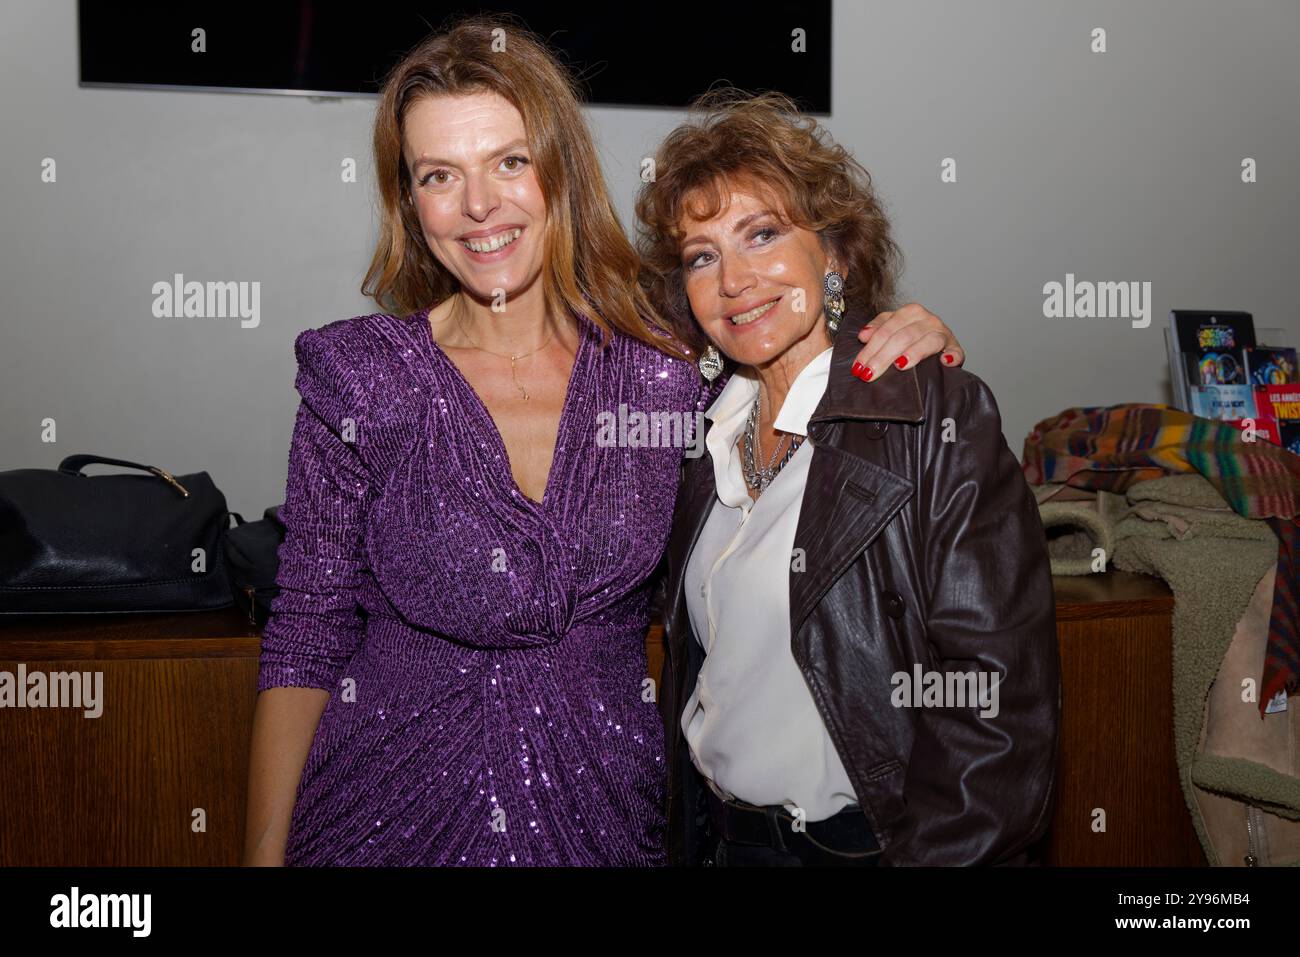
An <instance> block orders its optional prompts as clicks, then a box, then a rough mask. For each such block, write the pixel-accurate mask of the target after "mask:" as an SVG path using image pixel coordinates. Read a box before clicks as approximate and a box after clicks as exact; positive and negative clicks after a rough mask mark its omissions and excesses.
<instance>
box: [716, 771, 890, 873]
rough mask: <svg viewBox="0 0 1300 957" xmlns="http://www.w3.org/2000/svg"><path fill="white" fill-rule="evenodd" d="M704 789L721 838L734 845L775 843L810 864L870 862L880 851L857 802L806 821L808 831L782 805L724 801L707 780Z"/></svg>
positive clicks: (804, 824) (779, 847) (776, 846)
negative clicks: (826, 816) (814, 819)
mask: <svg viewBox="0 0 1300 957" xmlns="http://www.w3.org/2000/svg"><path fill="white" fill-rule="evenodd" d="M704 792H705V795H706V796H707V797H708V800H709V818H710V821H711V822H712V824H713V832H714V834H715V836H717V837H720V838H723V839H724V840H726V841H729V842H731V843H734V844H752V845H758V846H761V847H775V848H777V849H778V850H784V851H786V852H788V853H790V854H794V855H795V856H796V857H799V858H801V859H802V860H804V862H805V863H833V862H837V861H838V860H842V859H845V858H847V859H850V860H853V859H857V860H865V859H866V858H872V857H876V856H878V855H879V854H880V844H879V843H878V842H877V841H876V835H875V832H873V831H872V830H871V824H870V822H869V821H868V820H867V817H866V815H865V814H863V813H862V808H861V807H859V806H857V805H856V804H854V805H850V806H849V807H846V808H845V809H844V810H842V811H840V812H839V813H838V814H835V815H833V816H831V817H828V818H826V819H825V820H822V821H805V822H804V823H803V824H802V830H795V828H794V821H795V818H794V816H793V815H792V814H790V812H789V811H787V810H786V809H785V808H784V807H781V806H780V805H766V806H759V805H756V804H747V803H745V802H744V801H727V800H723V799H722V798H720V797H718V795H717V794H715V793H714V791H713V789H712V788H711V787H709V786H708V785H707V784H706V785H705V787H704Z"/></svg>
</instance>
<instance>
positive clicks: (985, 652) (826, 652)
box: [659, 312, 1060, 865]
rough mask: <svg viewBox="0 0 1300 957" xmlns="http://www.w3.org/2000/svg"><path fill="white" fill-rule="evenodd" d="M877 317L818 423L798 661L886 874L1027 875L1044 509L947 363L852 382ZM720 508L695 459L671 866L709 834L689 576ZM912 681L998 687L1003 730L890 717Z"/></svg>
mask: <svg viewBox="0 0 1300 957" xmlns="http://www.w3.org/2000/svg"><path fill="white" fill-rule="evenodd" d="M867 318H868V317H866V316H864V315H862V314H860V313H859V314H855V313H853V312H850V313H849V314H848V315H846V316H845V317H844V322H843V323H842V324H841V326H840V331H839V334H838V335H837V337H836V340H835V343H834V351H833V353H832V360H831V371H830V379H829V382H828V384H827V387H826V393H825V395H823V397H822V400H821V403H820V404H819V405H818V406H817V408H816V410H815V411H814V412H813V415H812V417H811V419H810V421H809V433H810V436H811V438H812V441H813V443H814V452H813V456H812V462H811V465H810V470H809V474H808V481H807V487H806V489H805V492H804V496H803V501H802V505H801V510H800V514H799V522H798V529H797V531H796V533H795V542H794V545H795V548H796V549H803V558H804V560H805V562H806V566H805V570H803V571H795V570H792V571H791V573H790V634H791V635H792V636H793V638H792V640H791V651H792V652H793V654H794V658H795V661H796V662H797V663H798V665H799V668H800V670H801V671H802V672H803V674H804V678H805V679H806V681H807V683H808V688H809V690H810V691H811V693H812V697H813V700H814V702H815V703H816V706H817V710H818V711H819V712H820V714H821V717H822V721H823V722H824V723H825V725H826V728H827V729H828V731H829V733H830V736H831V738H832V740H833V741H834V744H835V747H836V750H837V751H838V752H839V755H840V758H841V760H842V761H843V762H844V767H845V769H846V770H847V772H848V774H849V779H850V780H851V781H852V783H853V787H854V791H855V793H856V794H857V796H858V801H859V803H860V804H861V805H862V808H863V810H864V812H865V813H866V815H867V818H868V820H869V821H870V822H871V826H872V829H873V830H874V832H875V835H876V839H877V841H878V842H879V844H880V846H881V848H882V851H881V855H880V858H879V862H880V863H881V864H885V865H889V864H893V865H909V864H910V865H925V864H937V865H948V864H1004V863H1014V864H1019V863H1027V862H1028V860H1029V858H1028V855H1027V851H1028V849H1030V848H1031V846H1032V845H1034V844H1035V842H1036V841H1037V840H1038V838H1039V837H1040V836H1041V835H1042V834H1043V833H1044V831H1045V830H1046V828H1047V824H1048V821H1049V818H1050V810H1051V803H1052V797H1053V788H1054V782H1055V777H1056V774H1055V769H1056V750H1057V733H1058V723H1059V716H1060V671H1059V669H1060V665H1059V660H1058V652H1057V644H1056V616H1055V602H1054V599H1053V593H1052V580H1051V573H1050V571H1049V565H1048V555H1047V545H1046V539H1045V536H1044V534H1043V528H1042V524H1041V522H1040V521H1039V517H1038V509H1037V507H1036V506H1035V504H1034V499H1033V496H1032V494H1031V493H1030V491H1029V487H1028V486H1027V485H1026V483H1025V480H1024V478H1023V476H1022V474H1021V470H1020V466H1019V464H1018V462H1017V460H1016V458H1015V456H1014V455H1012V453H1011V450H1010V449H1008V448H1007V444H1006V442H1005V440H1004V439H1003V437H1002V425H1001V419H1000V417H999V414H998V409H997V404H996V402H995V401H994V399H993V395H992V393H991V392H990V391H989V388H988V386H986V385H985V384H984V383H983V382H982V381H981V380H980V379H978V378H976V377H975V376H974V375H972V374H970V373H969V372H966V371H965V370H963V369H953V368H948V367H945V366H943V365H942V364H941V363H940V362H939V360H938V358H937V357H934V358H930V359H926V360H923V361H922V362H920V363H918V364H917V365H916V366H914V367H913V368H911V369H907V370H905V371H902V372H899V371H898V370H890V372H889V374H888V375H886V376H884V377H883V378H881V379H879V380H878V381H876V382H874V383H871V384H867V385H864V384H863V383H861V382H860V381H859V380H858V379H856V378H854V377H853V376H852V375H851V374H850V372H849V367H850V366H851V365H852V363H853V360H854V357H855V355H856V353H857V351H858V349H859V348H860V344H859V343H858V341H857V338H856V333H857V331H858V330H859V329H861V327H862V325H863V323H864V322H865V321H866V319H867ZM945 439H947V441H945ZM714 499H715V487H714V480H713V462H712V459H711V458H710V457H709V456H708V455H701V456H699V457H698V458H695V459H687V460H686V461H685V465H684V466H683V480H682V485H681V488H680V489H679V492H678V498H677V507H676V515H675V518H674V522H673V531H672V533H671V537H670V539H669V544H668V555H667V577H666V579H665V588H666V592H665V595H664V601H665V605H664V608H665V613H664V629H665V642H666V645H667V648H666V651H667V662H666V666H665V674H664V680H663V682H662V688H661V691H660V695H659V709H660V713H661V714H662V716H663V719H664V725H665V729H666V732H667V736H666V742H667V750H668V835H667V843H668V850H669V857H670V860H671V861H672V862H673V863H677V864H691V863H695V862H697V861H698V859H699V853H700V844H701V842H702V839H703V836H704V835H703V832H702V827H705V826H707V825H706V824H705V821H706V820H707V815H706V812H705V807H704V804H703V795H704V790H703V789H704V788H706V787H707V784H705V782H704V781H703V779H702V777H701V776H700V774H699V772H698V771H697V770H696V769H695V766H694V764H693V762H692V761H691V758H690V754H689V747H688V746H687V743H686V739H685V738H684V737H683V735H682V731H681V712H682V708H683V706H684V703H685V701H686V700H687V699H688V698H689V697H690V691H691V689H692V688H693V687H694V685H695V679H696V675H698V674H699V670H700V665H701V662H702V660H703V650H702V649H701V647H700V644H699V642H698V641H697V640H696V638H695V636H694V634H693V632H692V631H691V626H690V619H689V616H688V614H687V611H686V600H685V596H684V594H683V578H684V575H683V572H684V569H685V567H686V562H687V559H688V558H689V557H690V553H691V549H692V548H693V547H694V544H695V542H696V540H697V538H698V536H699V533H700V530H701V528H702V527H703V525H704V521H705V519H706V517H707V515H708V511H709V508H710V507H711V505H712V504H713V502H714ZM796 554H797V553H796ZM914 666H919V668H920V669H921V676H920V677H922V678H923V677H924V674H925V673H927V672H942V673H945V674H951V673H958V672H983V673H985V675H991V674H994V673H996V674H997V675H1000V676H1001V680H1000V684H998V686H997V696H998V698H997V700H998V712H997V714H996V716H993V715H990V716H988V717H981V716H980V712H981V711H982V710H985V709H983V708H982V707H981V706H980V705H978V704H975V705H973V706H970V707H965V708H960V707H907V706H895V705H894V704H892V703H891V698H892V697H893V695H894V689H895V682H894V681H891V679H893V678H894V677H895V676H897V675H899V673H902V674H903V675H905V676H906V677H907V679H908V681H907V683H908V685H909V686H911V683H912V678H913V675H914ZM900 680H901V679H900ZM989 680H992V679H989ZM756 746H760V747H761V742H756Z"/></svg>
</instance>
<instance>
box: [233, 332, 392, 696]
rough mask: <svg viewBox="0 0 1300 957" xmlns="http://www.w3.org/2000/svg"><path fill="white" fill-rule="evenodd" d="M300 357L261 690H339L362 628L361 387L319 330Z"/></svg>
mask: <svg viewBox="0 0 1300 957" xmlns="http://www.w3.org/2000/svg"><path fill="white" fill-rule="evenodd" d="M294 352H295V355H296V356H297V360H298V375H297V379H296V381H295V387H296V388H297V390H298V392H299V394H300V395H301V396H302V401H301V403H300V404H299V407H298V413H297V418H296V420H295V423H294V429H293V439H292V442H291V445H290V449H289V467H288V478H287V481H286V484H285V502H284V505H283V507H282V508H281V509H280V518H281V520H282V521H283V522H284V526H285V537H284V541H283V542H282V543H281V545H280V549H279V569H278V571H277V574H276V584H277V585H279V587H280V591H279V594H277V595H276V597H275V598H274V599H273V601H272V604H271V617H270V619H269V620H268V621H267V623H266V626H265V628H264V629H263V632H262V657H261V662H260V667H259V674H258V690H259V691H262V690H265V689H267V688H275V687H304V688H323V689H326V690H330V689H332V688H333V687H334V686H335V685H336V684H337V682H338V679H339V677H340V676H341V674H342V671H343V669H344V668H345V667H346V666H347V663H348V661H349V660H350V659H351V657H352V655H353V653H354V652H355V651H356V649H357V648H358V647H359V645H360V643H361V639H362V635H363V628H364V622H363V619H362V618H361V616H360V615H359V613H358V610H357V601H356V593H357V588H358V585H359V582H360V579H361V576H362V574H363V573H364V570H365V567H366V565H365V557H364V554H363V553H364V546H363V544H362V528H363V520H364V516H365V512H366V508H367V506H368V505H369V503H370V500H371V497H372V482H371V476H370V473H369V471H368V470H367V468H366V466H365V464H364V463H363V461H362V459H361V457H360V455H359V453H358V440H359V437H361V436H362V435H363V434H364V409H363V407H362V405H363V403H362V390H361V389H359V388H358V387H357V383H356V381H355V380H354V378H353V377H351V376H349V375H348V374H347V373H346V371H345V370H344V369H343V368H342V367H341V364H340V363H339V361H338V359H337V358H336V357H335V354H334V352H333V350H332V347H331V345H330V343H329V342H328V341H327V339H326V337H325V336H324V335H322V334H321V332H319V331H318V330H314V329H308V330H306V331H304V332H302V333H301V334H300V335H299V336H298V338H297V340H296V341H295V343H294Z"/></svg>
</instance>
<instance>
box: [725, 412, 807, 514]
mask: <svg viewBox="0 0 1300 957" xmlns="http://www.w3.org/2000/svg"><path fill="white" fill-rule="evenodd" d="M762 399H763V393H762V391H761V390H760V391H759V393H758V395H756V396H754V404H753V405H752V406H750V408H749V418H748V419H746V420H745V437H744V441H743V442H742V443H741V447H740V452H741V454H740V463H741V471H742V472H744V475H745V482H746V483H748V485H749V487H750V488H752V489H754V490H755V491H757V492H758V494H759V495H762V494H763V493H764V492H765V491H767V487H768V486H769V485H771V484H772V481H773V480H774V479H775V478H776V476H777V474H778V473H779V472H780V471H781V469H783V468H785V465H786V463H787V462H789V461H790V460H791V459H792V458H794V454H795V452H797V451H799V446H800V445H802V444H803V440H804V438H805V437H804V436H802V435H789V436H788V438H789V439H790V447H789V448H787V449H786V451H785V455H781V443H780V442H777V444H776V448H775V449H774V450H773V451H772V458H771V459H769V460H768V463H767V465H766V466H764V467H762V468H758V467H757V466H756V465H755V458H756V456H755V450H756V449H758V447H759V446H758V420H759V418H760V409H759V406H760V403H761V402H762ZM759 454H761V453H759Z"/></svg>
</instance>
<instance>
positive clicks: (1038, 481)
mask: <svg viewBox="0 0 1300 957" xmlns="http://www.w3.org/2000/svg"><path fill="white" fill-rule="evenodd" d="M1246 438H1247V436H1246V434H1245V433H1244V432H1243V431H1241V430H1238V429H1237V428H1236V427H1235V426H1234V425H1232V424H1230V423H1227V422H1216V421H1214V420H1213V419H1203V418H1200V417H1198V416H1193V415H1189V414H1188V413H1186V412H1180V411H1179V410H1177V409H1173V408H1170V407H1169V406H1164V405H1142V404H1132V403H1128V404H1124V405H1113V406H1108V407H1091V408H1076V409H1066V410H1065V411H1064V412H1062V413H1061V414H1060V415H1057V416H1055V417H1053V418H1050V419H1044V420H1043V421H1042V422H1039V423H1038V424H1037V425H1036V426H1034V428H1033V431H1032V432H1030V433H1029V437H1028V438H1027V439H1025V451H1024V455H1023V456H1022V461H1023V466H1022V467H1023V468H1024V472H1025V478H1026V479H1027V480H1028V481H1029V483H1030V484H1032V485H1042V484H1045V483H1048V482H1056V483H1064V484H1066V485H1071V486H1074V487H1075V488H1084V489H1093V490H1098V489H1104V490H1105V491H1108V492H1123V491H1125V490H1126V489H1128V487H1129V486H1131V485H1133V484H1134V483H1135V482H1142V481H1145V480H1147V479H1154V478H1160V477H1161V476H1163V475H1168V474H1170V473H1178V472H1199V473H1200V474H1201V475H1203V476H1205V478H1207V479H1208V480H1209V481H1210V482H1211V483H1213V485H1214V487H1215V488H1216V489H1218V491H1219V494H1220V495H1222V496H1223V498H1224V500H1225V501H1226V502H1227V503H1228V504H1229V505H1230V506H1231V507H1232V509H1233V510H1234V511H1235V512H1236V513H1237V514H1238V515H1242V516H1244V517H1246V518H1255V519H1261V520H1263V521H1266V522H1268V524H1269V527H1270V528H1272V529H1273V531H1274V533H1275V534H1276V535H1277V537H1278V543H1279V545H1278V557H1277V577H1276V578H1275V579H1274V583H1273V611H1272V615H1271V617H1270V619H1269V627H1268V650H1267V652H1266V653H1265V657H1264V674H1263V677H1262V680H1261V682H1260V686H1261V687H1260V696H1259V709H1260V716H1261V717H1262V716H1263V714H1264V709H1265V707H1267V705H1268V702H1269V701H1270V699H1272V698H1273V696H1274V695H1276V694H1278V693H1279V692H1282V691H1285V692H1286V693H1287V694H1294V693H1295V692H1296V690H1297V687H1298V686H1300V639H1298V636H1300V630H1298V628H1297V626H1298V625H1300V605H1298V604H1297V597H1298V596H1300V564H1298V563H1300V521H1298V519H1300V456H1298V455H1295V454H1293V453H1291V452H1288V451H1286V450H1285V449H1281V448H1278V447H1277V446H1275V445H1270V444H1269V443H1267V442H1266V441H1264V440H1263V439H1258V440H1257V441H1246Z"/></svg>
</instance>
